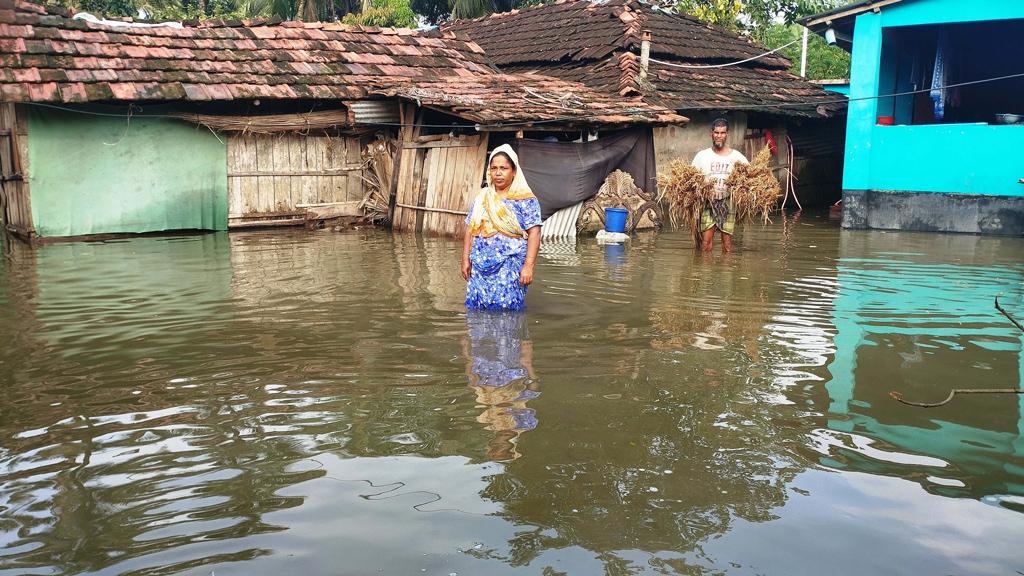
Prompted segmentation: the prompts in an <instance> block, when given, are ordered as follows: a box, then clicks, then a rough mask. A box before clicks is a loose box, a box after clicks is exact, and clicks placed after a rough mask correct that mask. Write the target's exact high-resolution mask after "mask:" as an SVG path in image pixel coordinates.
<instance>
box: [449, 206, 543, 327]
mask: <svg viewBox="0 0 1024 576" xmlns="http://www.w3.org/2000/svg"><path fill="white" fill-rule="evenodd" d="M502 202H504V203H505V205H506V206H508V207H509V208H510V209H512V213H513V214H515V215H516V220H518V221H519V225H520V226H522V228H523V230H529V229H530V228H533V227H534V226H539V225H540V202H538V201H537V199H536V198H528V199H526V200H508V199H505V200H502ZM470 210H471V211H472V207H471V208H470ZM471 216H472V214H470V216H467V217H466V225H467V226H468V225H469V220H470V217H471ZM469 261H470V263H471V264H472V270H471V272H470V275H469V282H468V283H467V284H466V308H472V309H475V310H522V309H523V308H524V307H525V306H526V302H525V300H526V286H523V285H522V284H520V283H519V273H520V271H522V269H523V264H524V263H525V262H526V239H525V238H509V237H508V236H505V235H504V234H495V235H494V236H491V237H490V238H484V237H482V236H475V237H474V238H473V246H472V248H471V249H470V253H469Z"/></svg>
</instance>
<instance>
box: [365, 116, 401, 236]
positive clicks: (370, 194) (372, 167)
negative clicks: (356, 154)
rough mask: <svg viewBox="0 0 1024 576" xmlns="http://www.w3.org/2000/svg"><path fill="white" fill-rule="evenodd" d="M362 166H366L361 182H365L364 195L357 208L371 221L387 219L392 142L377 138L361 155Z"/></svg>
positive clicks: (393, 159)
mask: <svg viewBox="0 0 1024 576" xmlns="http://www.w3.org/2000/svg"><path fill="white" fill-rule="evenodd" d="M362 157H363V164H364V165H365V166H366V170H365V171H364V173H365V174H366V176H364V177H363V181H365V182H366V194H365V195H364V196H363V201H362V202H361V203H360V204H359V208H360V209H361V210H362V211H363V214H365V215H366V217H367V218H368V219H369V220H370V221H372V222H379V221H383V220H385V219H387V217H388V208H389V205H390V201H391V177H392V172H393V171H394V166H395V142H394V140H391V139H388V138H383V137H380V136H378V138H377V140H374V141H373V142H371V143H370V144H369V145H368V146H367V147H366V148H365V149H364V150H363V153H362Z"/></svg>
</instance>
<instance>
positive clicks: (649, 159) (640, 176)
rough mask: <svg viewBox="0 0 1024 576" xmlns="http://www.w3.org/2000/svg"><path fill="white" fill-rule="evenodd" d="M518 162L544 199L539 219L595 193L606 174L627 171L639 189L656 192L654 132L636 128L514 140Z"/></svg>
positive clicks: (527, 178)
mask: <svg viewBox="0 0 1024 576" xmlns="http://www.w3.org/2000/svg"><path fill="white" fill-rule="evenodd" d="M513 146H514V147H515V149H516V153H517V154H519V163H520V164H521V165H522V169H523V171H524V172H525V174H526V181H527V182H529V184H530V188H532V189H533V193H534V194H536V195H537V199H538V200H539V201H540V213H541V218H547V217H548V216H550V215H552V214H554V213H555V212H557V211H558V210H561V209H562V208H565V207H566V206H572V205H573V204H576V203H577V202H582V201H584V200H586V199H587V198H590V197H591V196H593V195H595V194H597V191H598V189H599V188H601V184H603V183H604V180H605V178H607V177H608V174H610V173H611V172H613V171H615V170H622V171H623V172H628V173H629V174H630V175H631V176H633V181H634V182H636V185H637V187H639V188H640V189H641V190H643V191H645V192H648V193H651V194H655V193H656V187H657V181H656V174H655V166H654V132H653V130H651V129H650V128H636V129H632V130H624V131H622V132H615V133H612V134H610V135H608V136H602V137H601V139H599V140H594V141H593V142H582V143H577V142H542V141H539V140H516V141H515V142H514V143H513Z"/></svg>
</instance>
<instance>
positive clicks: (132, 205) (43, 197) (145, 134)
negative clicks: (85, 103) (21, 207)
mask: <svg viewBox="0 0 1024 576" xmlns="http://www.w3.org/2000/svg"><path fill="white" fill-rule="evenodd" d="M28 130H29V138H28V142H29V182H30V186H31V188H30V189H31V193H32V218H33V221H34V223H35V227H36V230H37V232H38V233H39V235H40V236H43V237H47V236H78V235H83V234H103V233H119V232H156V231H162V230H191V229H199V230H226V229H227V223H228V218H227V213H228V206H227V202H228V201H227V198H228V194H227V182H228V177H227V147H226V145H225V143H223V142H221V141H220V140H218V139H217V137H216V136H214V135H213V134H212V133H211V132H210V131H209V130H206V129H198V128H196V127H195V126H194V125H191V124H186V123H184V122H179V121H175V120H168V119H160V118H141V117H135V118H132V119H131V121H130V122H129V121H127V120H126V119H125V118H113V117H103V116H95V115H86V114H81V113H69V112H62V111H56V110H50V109H41V108H29V124H28Z"/></svg>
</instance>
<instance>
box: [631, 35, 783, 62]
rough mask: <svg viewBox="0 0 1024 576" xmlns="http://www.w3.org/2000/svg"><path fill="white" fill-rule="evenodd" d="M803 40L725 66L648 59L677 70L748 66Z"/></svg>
mask: <svg viewBox="0 0 1024 576" xmlns="http://www.w3.org/2000/svg"><path fill="white" fill-rule="evenodd" d="M802 40H803V38H797V39H796V40H793V41H792V42H790V43H789V44H783V45H782V46H779V47H778V48H775V49H774V50H769V51H767V52H765V53H763V54H758V55H757V56H751V57H750V58H747V59H745V60H737V61H736V62H728V63H725V64H676V63H675V62H665V61H664V60H655V59H654V58H648V60H650V61H651V62H657V63H658V64H664V65H665V66H674V67H676V68H691V69H698V70H700V69H704V68H727V67H729V66H739V65H740V64H746V63H747V62H750V61H751V60H758V59H760V58H764V57H765V56H770V55H772V54H775V53H776V52H778V51H779V50H782V49H783V48H789V47H790V46H792V45H793V44H796V43H797V42H800V41H802Z"/></svg>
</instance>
